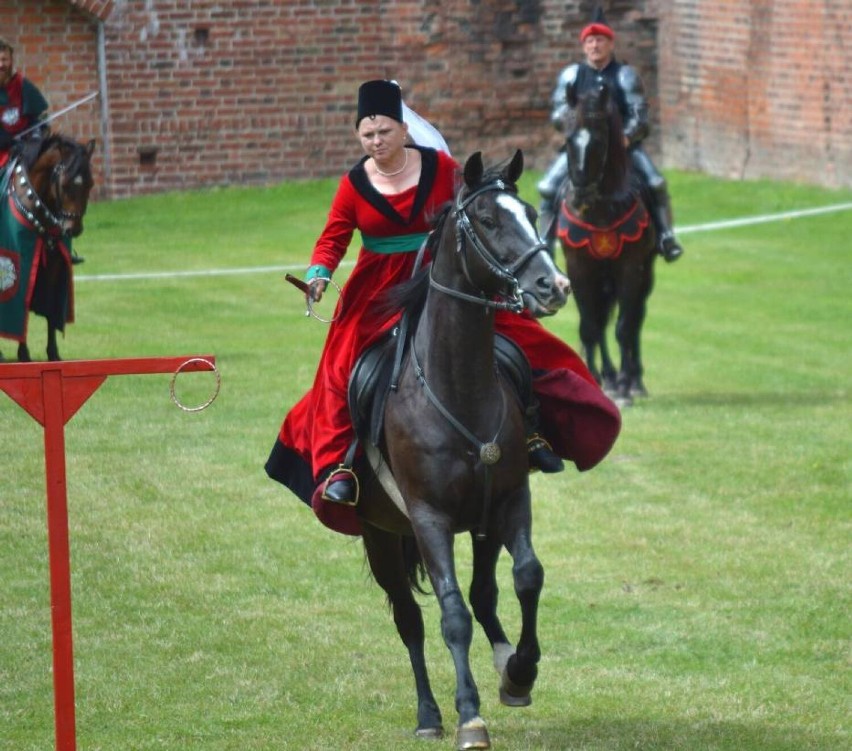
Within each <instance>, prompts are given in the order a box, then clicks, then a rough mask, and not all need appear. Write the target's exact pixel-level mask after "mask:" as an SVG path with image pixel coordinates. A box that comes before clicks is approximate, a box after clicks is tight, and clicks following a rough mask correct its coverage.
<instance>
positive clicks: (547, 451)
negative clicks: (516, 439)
mask: <svg viewBox="0 0 852 751" xmlns="http://www.w3.org/2000/svg"><path fill="white" fill-rule="evenodd" d="M525 418H526V420H525V422H526V428H527V456H528V459H529V463H530V472H538V471H539V470H540V471H542V472H544V473H545V474H553V473H555V472H561V471H562V470H563V469H565V463H564V462H563V461H562V459H561V458H560V457H559V456H558V455H557V454H556V453H555V452H554V451H553V447H552V446H551V445H550V444H549V443H548V442H547V440H546V439H545V438H544V437H543V436H542V435H541V433H539V432H538V423H539V404H538V399H536V398H535V396H534V395H533V396H532V398H531V399H530V402H529V404H527V408H526V412H525Z"/></svg>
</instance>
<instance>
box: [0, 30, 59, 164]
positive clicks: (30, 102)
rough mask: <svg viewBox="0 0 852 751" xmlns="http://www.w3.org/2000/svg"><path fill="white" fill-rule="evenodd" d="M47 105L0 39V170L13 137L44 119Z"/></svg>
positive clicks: (8, 152)
mask: <svg viewBox="0 0 852 751" xmlns="http://www.w3.org/2000/svg"><path fill="white" fill-rule="evenodd" d="M47 109H48V104H47V100H46V99H45V98H44V95H43V94H42V93H41V92H40V91H39V90H38V87H37V86H36V85H35V84H34V83H33V82H32V81H30V80H29V79H27V78H24V76H22V75H21V74H20V73H19V72H18V71H16V70H15V49H14V47H13V46H12V43H11V42H10V41H8V40H7V39H4V38H3V37H1V36H0V169H2V168H3V167H5V166H6V163H7V162H8V161H9V158H10V152H11V150H12V146H13V145H14V142H15V136H18V135H19V134H21V133H23V132H24V131H25V130H27V129H28V128H31V127H32V126H33V125H35V124H36V123H38V122H39V120H43V119H44V118H45V117H46V116H47Z"/></svg>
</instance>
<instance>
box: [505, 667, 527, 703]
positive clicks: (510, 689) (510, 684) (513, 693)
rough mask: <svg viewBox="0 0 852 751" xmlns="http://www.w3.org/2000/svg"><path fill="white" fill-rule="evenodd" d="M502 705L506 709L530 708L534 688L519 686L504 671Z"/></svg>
mask: <svg viewBox="0 0 852 751" xmlns="http://www.w3.org/2000/svg"><path fill="white" fill-rule="evenodd" d="M500 703H501V704H502V705H503V706H506V707H528V706H529V705H530V704H532V686H519V685H518V684H517V683H515V682H514V681H513V680H512V679H511V678H509V674H508V673H507V672H506V671H504V672H503V679H502V681H501V682H500Z"/></svg>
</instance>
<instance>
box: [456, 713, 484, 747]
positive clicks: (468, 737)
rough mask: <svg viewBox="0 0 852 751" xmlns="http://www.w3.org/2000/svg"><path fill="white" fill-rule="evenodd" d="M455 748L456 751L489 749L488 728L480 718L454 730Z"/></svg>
mask: <svg viewBox="0 0 852 751" xmlns="http://www.w3.org/2000/svg"><path fill="white" fill-rule="evenodd" d="M456 748H457V749H458V751H466V750H467V749H470V748H491V739H490V738H489V737H488V728H486V727H485V721H484V720H483V719H482V718H481V717H474V718H473V719H472V720H468V721H467V722H466V723H464V725H459V727H458V729H457V730H456Z"/></svg>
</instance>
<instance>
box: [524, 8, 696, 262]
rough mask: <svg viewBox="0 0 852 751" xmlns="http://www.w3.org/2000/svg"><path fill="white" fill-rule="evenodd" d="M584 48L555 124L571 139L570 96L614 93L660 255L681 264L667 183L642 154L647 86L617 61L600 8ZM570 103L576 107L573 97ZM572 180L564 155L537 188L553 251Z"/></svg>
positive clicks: (559, 100)
mask: <svg viewBox="0 0 852 751" xmlns="http://www.w3.org/2000/svg"><path fill="white" fill-rule="evenodd" d="M580 43H581V44H582V45H583V53H584V55H585V57H586V60H585V62H582V63H573V64H571V65H569V66H568V67H566V68H565V69H563V71H562V72H561V73H560V74H559V77H558V79H557V82H556V88H555V89H554V91H553V96H552V105H553V107H552V110H551V114H550V122H551V124H552V125H553V127H555V128H556V129H557V130H559V131H560V132H561V133H567V132H568V131H569V125H570V123H571V120H572V114H573V113H572V110H571V107H570V105H569V104H568V101H569V96H568V92H569V90H573V91H572V93H573V94H574V95H575V96H576V97H579V96H580V95H582V94H583V93H584V92H586V91H588V90H589V89H591V88H593V87H596V86H599V85H600V84H602V83H603V84H606V85H607V86H608V87H609V89H610V91H611V92H612V93H613V95H614V97H615V101H616V103H617V105H618V109H619V112H620V114H621V120H622V123H623V127H624V139H625V145H626V146H627V148H628V153H629V154H630V157H631V160H632V162H633V166H634V169H636V171H637V172H638V174H639V175H640V176H641V178H642V179H643V180H644V181H645V184H646V185H647V186H648V188H649V193H650V196H651V204H652V205H651V206H649V207H648V208H649V210H650V212H651V216H652V217H653V220H654V226H655V228H656V230H657V250H658V252H659V253H660V254H661V255H662V256H663V258H665V259H666V261H668V262H672V261H676V260H677V259H678V258H680V257H681V256H682V255H683V248H682V247H681V245H680V243H679V242H678V241H677V239H676V238H675V234H674V230H673V229H672V212H671V202H670V200H669V193H668V189H667V187H666V181H665V178H664V177H663V176H662V175H661V174H660V172H659V171H658V170H657V168H656V167H655V166H654V163H653V162H652V161H651V159H650V157H649V156H648V155H647V154H646V153H645V151H644V149H643V148H642V141H643V140H644V139H645V137H646V136H647V135H648V132H649V124H648V103H647V101H646V99H645V91H644V87H643V85H642V80H641V79H640V77H639V74H638V72H637V71H636V69H635V68H633V67H631V66H630V65H626V64H625V63H620V62H618V60H616V58H615V55H614V51H615V32H614V31H613V30H612V28H611V27H610V26H609V24H608V23H607V22H606V20H605V18H604V14H603V10H602V9H601V8H600V7H598V8H597V10H596V11H595V16H594V18H593V20H592V22H591V23H589V24H587V25H586V26H585V27H584V28H583V30H582V31H581V32H580ZM570 99H571V101H577V99H576V98H573V97H572V98H570ZM567 175H568V157H567V155H566V153H565V151H564V150H563V151H560V153H559V156H558V157H557V158H556V160H555V161H554V162H553V164H552V165H551V166H550V169H549V170H548V171H547V173H546V174H545V175H544V177H543V178H542V180H541V182H539V184H538V191H539V193H540V194H541V197H542V201H541V227H542V231H543V232H545V240H546V241H547V243H548V245H549V246H550V248H551V250H552V248H553V243H554V240H555V236H556V221H555V218H556V213H557V211H558V207H559V194H560V192H561V191H560V188H561V186H562V183H563V182H564V181H565V178H566V177H567Z"/></svg>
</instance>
